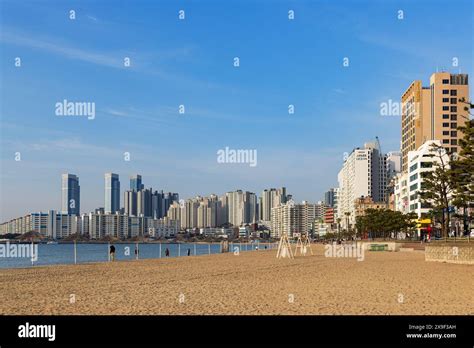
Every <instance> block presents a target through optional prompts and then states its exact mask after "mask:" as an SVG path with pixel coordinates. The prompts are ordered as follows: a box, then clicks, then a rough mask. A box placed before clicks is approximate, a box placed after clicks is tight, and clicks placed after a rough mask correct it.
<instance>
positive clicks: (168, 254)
mask: <svg viewBox="0 0 474 348" xmlns="http://www.w3.org/2000/svg"><path fill="white" fill-rule="evenodd" d="M165 256H166V257H169V256H170V251H169V249H168V248H166V250H165Z"/></svg>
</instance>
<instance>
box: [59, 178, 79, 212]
mask: <svg viewBox="0 0 474 348" xmlns="http://www.w3.org/2000/svg"><path fill="white" fill-rule="evenodd" d="M61 193H62V197H61V198H62V200H61V210H62V212H63V214H69V215H80V211H81V187H80V186H79V177H78V176H76V175H74V174H63V175H62V183H61Z"/></svg>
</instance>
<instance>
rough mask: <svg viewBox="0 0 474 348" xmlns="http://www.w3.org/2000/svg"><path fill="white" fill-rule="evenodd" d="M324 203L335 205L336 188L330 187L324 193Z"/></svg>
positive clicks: (330, 205) (329, 205)
mask: <svg viewBox="0 0 474 348" xmlns="http://www.w3.org/2000/svg"><path fill="white" fill-rule="evenodd" d="M324 204H326V206H328V207H331V208H332V207H334V189H333V188H330V189H329V191H326V192H325V193H324Z"/></svg>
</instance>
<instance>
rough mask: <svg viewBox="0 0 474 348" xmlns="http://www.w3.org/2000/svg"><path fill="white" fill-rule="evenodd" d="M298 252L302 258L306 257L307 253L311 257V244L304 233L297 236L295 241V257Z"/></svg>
mask: <svg viewBox="0 0 474 348" xmlns="http://www.w3.org/2000/svg"><path fill="white" fill-rule="evenodd" d="M298 250H299V251H300V254H301V255H302V256H306V254H308V252H310V253H311V255H313V249H311V243H310V240H309V236H308V234H306V233H301V234H298V239H297V241H296V250H295V256H296V255H298Z"/></svg>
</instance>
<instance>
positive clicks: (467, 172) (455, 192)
mask: <svg viewBox="0 0 474 348" xmlns="http://www.w3.org/2000/svg"><path fill="white" fill-rule="evenodd" d="M460 102H461V103H465V104H467V106H465V107H464V110H465V111H467V115H468V116H467V117H466V116H463V115H458V116H459V117H462V118H464V119H466V120H467V122H465V124H464V125H463V126H460V127H458V130H459V131H460V132H462V134H463V137H462V139H459V146H460V151H459V153H451V154H447V153H446V151H445V149H444V148H443V147H442V146H439V145H433V153H434V156H436V157H437V159H438V160H437V162H435V163H434V165H433V171H431V172H427V173H426V174H425V175H424V177H423V184H422V185H423V186H422V188H421V190H420V191H419V192H418V194H419V196H420V198H421V200H422V202H424V203H425V204H429V205H430V206H431V217H432V218H434V219H436V220H438V221H439V222H440V223H441V232H442V235H443V237H446V236H447V235H448V231H449V226H450V219H451V213H452V211H451V207H457V208H461V209H460V210H462V215H461V217H462V218H463V225H464V233H468V231H469V224H470V220H471V218H472V216H469V215H468V211H469V209H468V208H473V207H474V120H471V119H470V116H472V115H471V113H470V109H473V108H474V104H472V103H469V102H466V101H465V100H464V99H460Z"/></svg>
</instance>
